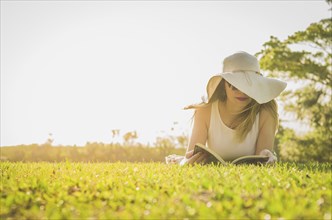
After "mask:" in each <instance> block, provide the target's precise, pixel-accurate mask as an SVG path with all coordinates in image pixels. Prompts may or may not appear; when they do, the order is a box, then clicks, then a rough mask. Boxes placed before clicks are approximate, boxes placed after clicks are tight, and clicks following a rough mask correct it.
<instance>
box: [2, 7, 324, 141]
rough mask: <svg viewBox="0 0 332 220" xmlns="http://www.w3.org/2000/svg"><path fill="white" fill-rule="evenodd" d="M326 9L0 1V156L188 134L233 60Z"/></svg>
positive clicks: (319, 16) (283, 35)
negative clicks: (10, 149) (213, 81)
mask: <svg viewBox="0 0 332 220" xmlns="http://www.w3.org/2000/svg"><path fill="white" fill-rule="evenodd" d="M328 8H329V7H328V5H327V3H326V2H325V1H69V2H67V1H1V141H0V145H1V146H13V145H19V144H32V143H39V144H41V143H44V142H45V141H46V139H47V138H48V136H49V134H50V133H51V134H52V137H53V139H54V145H73V144H76V145H84V144H85V143H86V142H88V141H89V142H95V141H97V142H104V143H109V142H112V141H115V139H113V137H112V132H111V131H112V130H115V129H119V130H120V136H119V137H118V140H120V139H121V136H122V135H123V134H124V133H126V132H129V131H137V133H138V137H139V139H138V140H137V141H139V142H142V143H150V144H153V142H154V141H155V138H156V137H157V136H161V137H162V136H166V135H179V134H183V133H184V134H188V133H189V132H190V128H191V117H192V114H193V112H192V110H190V111H186V110H183V107H185V106H186V105H189V104H193V103H197V102H200V101H201V97H202V96H204V95H206V92H205V88H206V83H207V81H208V79H209V78H210V77H211V76H213V75H215V74H218V73H220V72H221V69H222V60H223V59H224V58H225V57H226V56H228V55H230V54H232V53H234V52H236V51H246V52H248V53H251V54H255V53H257V52H259V51H260V50H261V49H262V48H263V46H262V45H263V44H264V43H265V42H266V41H268V40H269V38H270V36H272V35H273V36H276V37H278V38H279V39H281V40H282V39H285V38H286V37H287V36H288V35H291V34H293V33H294V32H296V31H299V30H304V29H305V28H306V27H307V26H308V25H309V24H310V23H312V22H317V21H319V20H321V19H323V18H327V17H329V16H330V11H329V10H328Z"/></svg>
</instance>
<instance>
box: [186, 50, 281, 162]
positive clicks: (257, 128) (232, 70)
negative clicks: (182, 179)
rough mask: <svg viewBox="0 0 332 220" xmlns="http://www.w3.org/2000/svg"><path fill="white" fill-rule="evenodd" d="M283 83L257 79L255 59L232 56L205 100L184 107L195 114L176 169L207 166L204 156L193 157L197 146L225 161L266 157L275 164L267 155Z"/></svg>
mask: <svg viewBox="0 0 332 220" xmlns="http://www.w3.org/2000/svg"><path fill="white" fill-rule="evenodd" d="M285 88H286V83H285V82H282V81H279V80H276V79H271V78H266V77H264V76H262V74H261V73H260V68H259V63H258V60H257V58H256V57H254V56H252V55H250V54H248V53H246V52H237V53H235V54H233V55H231V56H229V57H227V58H225V60H224V62H223V73H221V74H220V75H217V76H213V77H212V78H211V79H210V80H209V82H208V85H207V93H208V100H207V102H205V103H201V104H198V105H191V106H188V107H187V108H186V109H195V115H194V126H193V130H192V134H191V138H190V142H189V146H188V148H187V152H186V156H185V158H184V159H183V160H182V161H181V164H186V163H187V164H193V163H204V162H206V159H207V155H205V154H204V153H197V154H195V155H193V149H194V146H195V144H196V143H201V144H207V147H209V148H211V149H213V150H214V151H216V152H217V153H218V154H219V155H220V156H221V157H222V158H224V159H225V160H233V159H235V158H237V157H240V156H245V155H254V154H256V155H267V156H268V157H269V160H268V163H274V162H276V161H277V158H276V156H275V155H274V154H273V153H272V152H273V146H274V139H275V134H276V132H277V128H278V112H277V104H276V101H275V100H274V98H275V97H277V96H278V95H279V94H280V93H281V92H282V91H283V90H284V89H285Z"/></svg>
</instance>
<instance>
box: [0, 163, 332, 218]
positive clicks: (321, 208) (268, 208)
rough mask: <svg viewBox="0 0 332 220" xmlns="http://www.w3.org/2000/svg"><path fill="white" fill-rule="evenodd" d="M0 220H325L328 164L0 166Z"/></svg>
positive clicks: (328, 196)
mask: <svg viewBox="0 0 332 220" xmlns="http://www.w3.org/2000/svg"><path fill="white" fill-rule="evenodd" d="M0 165H1V166H0V168H1V188H0V192H1V211H0V218H1V219H11V218H12V219H42V218H43V219H45V218H48V219H73V218H76V219H77V218H80V219H171V218H172V219H174V218H176V219H184V218H187V219H243V218H250V219H276V218H281V219H331V196H332V195H331V185H332V177H331V169H332V168H331V167H332V166H331V164H328V163H325V164H319V163H311V164H291V163H279V164H276V165H275V166H254V165H242V166H232V165H229V166H215V165H207V166H200V165H196V166H184V167H180V166H177V165H166V164H162V163H72V162H63V163H13V162H1V163H0Z"/></svg>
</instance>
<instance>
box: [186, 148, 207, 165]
mask: <svg viewBox="0 0 332 220" xmlns="http://www.w3.org/2000/svg"><path fill="white" fill-rule="evenodd" d="M193 154H194V150H191V151H188V152H187V153H186V164H195V163H200V164H204V163H205V162H206V160H207V154H205V153H203V152H199V153H197V154H195V155H193Z"/></svg>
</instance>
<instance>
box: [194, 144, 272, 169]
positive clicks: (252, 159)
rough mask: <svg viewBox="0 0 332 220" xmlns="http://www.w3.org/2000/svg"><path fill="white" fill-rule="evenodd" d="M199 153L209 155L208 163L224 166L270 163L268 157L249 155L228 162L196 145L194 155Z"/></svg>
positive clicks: (209, 150)
mask: <svg viewBox="0 0 332 220" xmlns="http://www.w3.org/2000/svg"><path fill="white" fill-rule="evenodd" d="M198 152H205V153H207V154H208V161H207V163H221V164H223V165H227V164H229V163H231V164H264V163H266V162H267V161H268V159H269V157H268V156H263V155H248V156H243V157H239V158H236V159H235V160H233V161H230V162H226V161H225V160H224V159H223V158H221V157H220V156H219V154H217V153H216V152H215V151H213V150H212V149H210V148H207V147H206V146H204V145H202V144H199V143H198V144H196V145H195V148H194V155H195V154H197V153H198Z"/></svg>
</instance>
